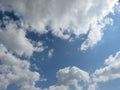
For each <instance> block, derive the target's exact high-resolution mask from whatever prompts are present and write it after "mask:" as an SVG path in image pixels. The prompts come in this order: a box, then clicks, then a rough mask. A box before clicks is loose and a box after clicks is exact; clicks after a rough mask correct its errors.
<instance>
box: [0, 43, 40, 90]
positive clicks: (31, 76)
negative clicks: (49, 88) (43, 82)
mask: <svg viewBox="0 0 120 90" xmlns="http://www.w3.org/2000/svg"><path fill="white" fill-rule="evenodd" d="M29 68H30V63H29V62H28V61H26V60H20V59H19V58H17V57H15V56H13V55H12V54H11V53H10V52H9V51H8V50H7V49H6V48H5V47H4V45H2V44H0V89H1V90H6V89H7V87H8V86H9V85H11V84H16V85H17V86H18V87H20V88H21V90H40V89H38V88H36V87H35V82H36V81H38V80H39V77H40V74H39V73H37V72H32V71H30V69H29Z"/></svg>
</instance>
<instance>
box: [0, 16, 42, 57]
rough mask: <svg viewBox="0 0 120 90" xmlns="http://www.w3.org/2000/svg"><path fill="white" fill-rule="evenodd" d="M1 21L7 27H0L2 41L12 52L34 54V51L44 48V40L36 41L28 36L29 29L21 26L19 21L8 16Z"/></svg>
mask: <svg viewBox="0 0 120 90" xmlns="http://www.w3.org/2000/svg"><path fill="white" fill-rule="evenodd" d="M3 18H4V17H3ZM1 22H3V23H1V24H4V25H5V27H4V28H0V43H1V44H3V45H4V46H5V47H6V48H7V49H8V50H9V51H10V52H12V53H15V54H17V55H20V56H23V55H24V56H32V54H33V52H34V51H36V52H41V51H43V50H44V47H43V45H42V42H40V41H39V42H34V41H31V40H30V39H28V38H27V37H26V34H27V31H26V30H25V28H24V27H19V26H20V24H21V23H20V22H19V21H13V20H11V19H10V18H9V17H7V18H5V19H3V20H1Z"/></svg>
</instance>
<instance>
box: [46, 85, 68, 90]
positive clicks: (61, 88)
mask: <svg viewBox="0 0 120 90" xmlns="http://www.w3.org/2000/svg"><path fill="white" fill-rule="evenodd" d="M47 90H68V87H67V86H64V85H60V86H50V87H49V89H47Z"/></svg>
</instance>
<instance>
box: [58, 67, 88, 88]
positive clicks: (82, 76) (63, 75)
mask: <svg viewBox="0 0 120 90" xmlns="http://www.w3.org/2000/svg"><path fill="white" fill-rule="evenodd" d="M56 77H57V79H58V83H59V84H61V85H67V86H69V85H73V86H74V87H75V89H76V90H82V86H80V85H79V82H81V81H83V82H89V80H90V77H89V74H88V73H87V72H85V71H83V70H81V69H79V68H78V67H75V66H73V67H66V68H64V69H60V70H59V71H58V72H57V74H56Z"/></svg>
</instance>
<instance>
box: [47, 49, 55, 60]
mask: <svg viewBox="0 0 120 90" xmlns="http://www.w3.org/2000/svg"><path fill="white" fill-rule="evenodd" d="M53 52H54V49H50V50H49V51H48V57H49V58H51V57H52V56H53Z"/></svg>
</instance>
